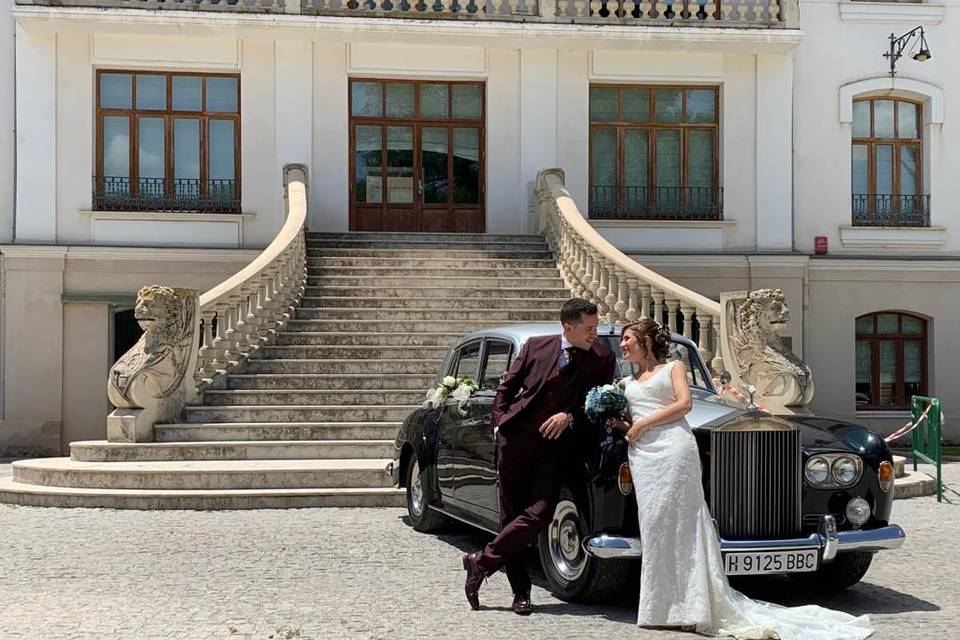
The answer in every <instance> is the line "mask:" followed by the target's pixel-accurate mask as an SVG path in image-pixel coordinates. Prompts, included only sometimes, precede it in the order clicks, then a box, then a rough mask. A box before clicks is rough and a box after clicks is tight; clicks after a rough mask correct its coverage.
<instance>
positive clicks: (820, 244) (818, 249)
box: [813, 236, 827, 256]
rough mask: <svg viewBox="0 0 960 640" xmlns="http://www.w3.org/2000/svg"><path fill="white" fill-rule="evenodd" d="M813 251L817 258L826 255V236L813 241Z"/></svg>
mask: <svg viewBox="0 0 960 640" xmlns="http://www.w3.org/2000/svg"><path fill="white" fill-rule="evenodd" d="M813 250H814V252H815V253H816V254H817V255H818V256H825V255H827V236H816V237H815V238H814V239H813Z"/></svg>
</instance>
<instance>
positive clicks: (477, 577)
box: [463, 551, 486, 611]
mask: <svg viewBox="0 0 960 640" xmlns="http://www.w3.org/2000/svg"><path fill="white" fill-rule="evenodd" d="M479 557H480V552H479V551H474V552H473V553H471V554H469V555H466V556H463V568H464V569H466V570H467V580H466V582H464V584H463V592H464V593H465V594H466V596H467V602H469V603H470V608H471V609H473V610H474V611H478V610H479V609H480V585H481V584H483V579H484V577H486V576H484V575H483V570H481V569H480V567H479V566H478V565H477V559H478V558H479Z"/></svg>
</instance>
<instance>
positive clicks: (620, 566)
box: [537, 487, 630, 602]
mask: <svg viewBox="0 0 960 640" xmlns="http://www.w3.org/2000/svg"><path fill="white" fill-rule="evenodd" d="M585 515H586V510H585V509H584V508H583V506H582V501H581V500H579V499H578V498H577V497H576V496H575V495H574V494H573V492H572V491H570V489H569V488H567V487H564V488H563V490H562V491H561V492H560V500H559V502H557V507H556V509H554V513H553V520H552V521H551V522H550V524H549V525H548V526H547V528H546V529H544V530H543V531H542V532H541V533H540V537H539V540H538V543H537V545H538V548H539V552H540V563H541V564H542V565H543V573H544V575H546V577H547V582H549V583H550V589H551V590H552V591H553V593H554V594H556V595H557V597H559V598H560V599H561V600H567V601H571V602H599V601H604V600H609V599H611V598H613V597H614V596H618V595H621V594H622V591H623V588H624V587H625V586H626V583H627V580H628V579H629V575H630V563H629V562H626V561H623V560H600V559H598V558H594V557H592V556H590V555H588V554H587V553H586V551H584V550H583V541H584V538H585V537H586V535H587V533H588V531H587V528H586V519H585Z"/></svg>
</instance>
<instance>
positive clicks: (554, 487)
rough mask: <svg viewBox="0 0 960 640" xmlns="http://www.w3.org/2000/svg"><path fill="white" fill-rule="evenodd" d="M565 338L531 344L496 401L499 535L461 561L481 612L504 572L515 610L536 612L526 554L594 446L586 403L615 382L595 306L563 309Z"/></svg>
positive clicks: (575, 303)
mask: <svg viewBox="0 0 960 640" xmlns="http://www.w3.org/2000/svg"><path fill="white" fill-rule="evenodd" d="M560 322H561V324H562V325H563V335H559V336H558V335H553V336H537V337H533V338H530V339H529V340H527V342H526V344H524V345H523V348H522V349H521V350H520V353H519V354H518V355H517V357H516V358H515V359H514V361H513V363H512V364H511V365H510V370H509V371H508V372H507V373H506V375H505V376H504V378H503V381H502V382H501V383H500V386H499V387H498V388H497V395H496V398H494V401H493V418H492V421H491V422H492V424H491V427H492V428H494V429H496V433H497V453H498V472H499V485H500V535H498V536H497V537H496V538H495V539H494V540H493V542H491V543H490V544H488V545H487V546H486V547H484V548H483V549H482V550H480V551H476V552H474V553H471V554H470V555H468V556H465V557H464V558H463V567H464V569H466V570H467V580H466V584H465V585H464V590H465V592H466V595H467V601H468V602H469V603H470V606H471V608H473V609H474V610H476V609H479V608H480V597H479V591H480V584H481V583H482V582H483V579H484V578H485V577H486V576H489V575H492V574H493V573H495V572H496V571H497V570H498V569H500V568H501V567H504V568H505V569H506V573H507V579H508V580H509V581H510V587H511V589H513V611H514V612H515V613H518V614H520V615H529V614H530V613H531V612H532V606H531V604H530V576H529V575H527V570H526V567H525V566H524V564H523V559H522V554H523V550H524V549H525V548H526V547H527V545H529V544H530V543H531V542H533V541H534V540H535V539H536V537H537V535H538V534H539V533H540V531H541V530H543V529H544V528H545V527H546V526H547V525H548V524H549V523H550V521H551V519H552V518H553V512H554V509H555V508H556V504H557V500H558V498H559V495H560V488H561V486H562V484H563V481H564V480H565V479H566V477H567V476H568V475H569V473H570V472H571V471H573V470H574V469H576V465H577V464H578V463H579V462H580V460H579V459H578V457H577V456H576V453H575V452H576V451H577V450H578V444H579V449H580V450H582V448H583V444H585V443H587V442H589V441H588V440H587V438H589V437H590V435H591V433H592V432H591V431H590V425H589V423H588V422H587V421H586V418H585V416H584V413H583V403H584V400H585V398H586V394H587V391H589V390H590V389H591V388H593V387H595V386H597V385H601V384H607V383H609V382H611V381H612V380H613V379H614V377H615V375H616V357H615V356H614V355H613V353H612V352H611V351H609V350H608V349H606V348H604V347H602V346H601V345H600V344H599V343H598V342H597V325H598V323H599V319H598V317H597V305H595V304H593V303H591V302H588V301H587V300H583V299H581V298H573V299H571V300H568V301H567V302H565V303H564V305H563V307H562V308H561V310H560Z"/></svg>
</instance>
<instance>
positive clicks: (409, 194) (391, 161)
mask: <svg viewBox="0 0 960 640" xmlns="http://www.w3.org/2000/svg"><path fill="white" fill-rule="evenodd" d="M413 179H414V176H413V127H387V202H389V203H391V204H413V188H414V187H413V182H414V180H413Z"/></svg>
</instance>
